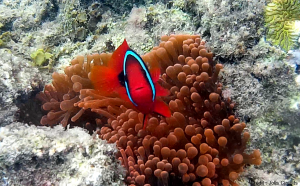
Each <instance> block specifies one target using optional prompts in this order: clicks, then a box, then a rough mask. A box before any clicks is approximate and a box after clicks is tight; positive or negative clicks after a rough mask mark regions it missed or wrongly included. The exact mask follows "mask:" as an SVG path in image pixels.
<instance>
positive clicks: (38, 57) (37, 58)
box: [30, 49, 53, 66]
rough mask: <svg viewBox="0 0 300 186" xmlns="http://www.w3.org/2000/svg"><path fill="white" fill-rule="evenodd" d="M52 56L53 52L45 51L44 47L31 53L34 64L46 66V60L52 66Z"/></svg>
mask: <svg viewBox="0 0 300 186" xmlns="http://www.w3.org/2000/svg"><path fill="white" fill-rule="evenodd" d="M52 56H53V55H52V54H50V53H49V52H45V51H44V50H43V49H38V50H36V51H34V52H33V53H31V54H30V57H31V58H32V60H33V65H34V66H44V65H45V63H46V62H48V65H49V66H51V63H50V61H52V60H51V57H52Z"/></svg>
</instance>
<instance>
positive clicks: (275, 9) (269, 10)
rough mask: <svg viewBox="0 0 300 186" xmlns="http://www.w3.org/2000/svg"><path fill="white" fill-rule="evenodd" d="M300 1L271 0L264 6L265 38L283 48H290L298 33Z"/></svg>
mask: <svg viewBox="0 0 300 186" xmlns="http://www.w3.org/2000/svg"><path fill="white" fill-rule="evenodd" d="M297 21H298V22H299V21H300V2H299V1H298V0H273V1H272V2H270V3H268V5H267V6H266V8H265V24H266V27H267V34H266V38H267V40H268V41H270V42H271V43H272V44H273V45H279V46H280V47H281V48H282V49H283V50H285V51H288V50H290V49H292V48H293V47H294V46H295V44H296V40H297V39H298V37H299V35H300V26H299V23H297Z"/></svg>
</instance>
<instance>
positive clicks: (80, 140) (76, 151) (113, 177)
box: [0, 123, 124, 186]
mask: <svg viewBox="0 0 300 186" xmlns="http://www.w3.org/2000/svg"><path fill="white" fill-rule="evenodd" d="M0 146H1V148H0V170H1V171H0V184H1V185H74V186H75V185H76V186H79V185H80V186H85V185H86V186H87V185H103V186H112V185H113V186H121V185H124V183H123V181H122V178H123V174H124V170H123V168H122V167H121V165H120V163H119V162H118V161H117V159H116V158H115V153H116V152H117V149H116V147H115V145H113V144H107V142H106V141H104V140H100V139H99V138H98V137H97V136H94V137H93V136H91V135H89V134H88V133H87V132H86V131H84V130H83V129H81V128H74V129H69V130H64V128H63V127H62V126H56V127H54V128H49V127H44V126H39V127H36V126H28V125H24V123H12V124H10V125H8V126H6V127H1V128H0Z"/></svg>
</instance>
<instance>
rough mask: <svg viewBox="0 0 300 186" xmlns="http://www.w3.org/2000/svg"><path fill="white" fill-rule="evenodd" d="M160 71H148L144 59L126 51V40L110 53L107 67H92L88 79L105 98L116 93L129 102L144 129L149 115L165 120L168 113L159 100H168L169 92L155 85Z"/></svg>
mask: <svg viewBox="0 0 300 186" xmlns="http://www.w3.org/2000/svg"><path fill="white" fill-rule="evenodd" d="M159 76H160V68H159V67H158V66H157V67H152V68H151V69H150V70H149V69H148V68H147V66H146V64H145V62H144V61H143V59H142V58H141V57H140V56H139V55H138V54H137V53H136V52H135V51H133V50H132V49H130V48H129V46H128V44H127V42H126V40H124V42H123V43H122V44H121V45H120V46H119V47H118V48H117V49H116V50H115V51H114V52H113V54H112V56H111V59H110V60H109V62H108V64H107V66H104V65H103V66H99V65H97V66H94V67H93V68H92V70H91V74H90V79H91V81H92V83H93V85H94V88H95V89H96V90H98V91H99V92H100V94H102V95H104V96H112V95H114V94H115V93H117V94H118V95H119V96H120V98H122V99H124V100H126V101H129V102H131V103H132V104H133V105H134V106H135V107H136V108H137V110H139V111H140V112H142V113H143V114H144V119H143V124H144V127H143V129H145V128H146V125H147V120H148V115H149V114H151V113H157V114H160V115H162V116H165V117H170V116H171V111H170V109H169V107H168V106H167V104H166V103H164V102H163V101H162V100H160V99H159V98H157V97H159V96H167V95H168V94H169V91H168V90H166V89H164V88H162V87H161V86H160V85H159V84H158V79H159Z"/></svg>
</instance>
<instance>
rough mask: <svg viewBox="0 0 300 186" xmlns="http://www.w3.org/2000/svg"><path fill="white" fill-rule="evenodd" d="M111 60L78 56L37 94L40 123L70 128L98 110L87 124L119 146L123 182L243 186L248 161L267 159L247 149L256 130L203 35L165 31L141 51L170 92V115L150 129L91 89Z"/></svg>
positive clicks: (128, 108)
mask: <svg viewBox="0 0 300 186" xmlns="http://www.w3.org/2000/svg"><path fill="white" fill-rule="evenodd" d="M110 57H111V54H93V55H88V56H87V59H86V60H85V59H84V58H83V57H82V56H80V57H77V58H76V59H74V60H73V61H71V66H69V67H67V68H66V69H65V74H57V73H55V74H54V76H53V78H54V80H53V83H52V85H47V86H46V87H45V90H44V92H41V93H40V94H39V95H38V98H39V99H41V100H42V101H43V102H44V104H43V109H45V110H48V111H49V113H48V114H47V116H44V117H43V118H42V120H41V123H42V124H47V125H54V124H58V123H62V124H63V125H64V126H66V125H67V124H68V123H71V124H75V123H76V122H78V121H79V119H80V118H81V117H83V116H84V115H87V116H88V115H90V114H91V113H94V114H96V115H93V116H92V117H89V121H88V122H86V121H85V123H86V124H85V126H86V127H91V125H94V124H95V126H96V127H95V128H98V131H97V133H98V134H99V137H100V138H102V139H105V140H107V141H108V142H110V143H116V145H117V147H118V149H119V153H118V154H117V157H118V159H119V160H120V161H121V162H122V164H123V165H124V167H125V168H126V169H127V177H126V179H125V182H126V183H128V184H132V185H193V186H196V185H204V186H206V185H211V184H214V185H217V184H218V183H222V184H223V185H224V186H227V185H229V184H231V185H237V184H236V183H235V180H236V179H237V178H238V176H239V174H240V173H241V172H242V171H243V169H244V166H245V165H246V164H255V165H259V164H260V163H261V158H260V152H259V150H254V151H253V152H252V153H250V154H246V153H245V152H244V151H245V149H246V144H247V142H248V141H249V139H250V134H249V132H247V131H245V128H246V124H245V123H244V122H241V121H240V120H239V119H238V118H237V117H236V116H235V115H234V111H233V109H234V103H232V102H231V100H230V98H227V99H224V98H223V97H222V84H221V83H219V82H218V74H219V72H220V71H221V70H222V68H223V66H222V65H221V64H216V62H215V61H214V60H213V54H212V53H211V52H209V51H208V50H207V49H206V47H205V42H204V41H202V40H201V38H200V37H199V36H195V35H193V36H190V35H171V36H162V42H161V43H160V45H159V46H157V47H154V48H153V50H152V51H151V52H149V53H147V54H145V55H144V56H142V58H143V60H144V61H145V63H146V64H147V65H148V66H149V68H151V66H152V65H153V64H157V63H158V64H160V66H161V72H162V75H161V78H160V80H159V83H160V84H161V86H163V87H164V88H166V89H169V90H170V92H171V94H170V95H169V96H166V97H163V98H162V99H163V101H164V102H166V103H167V104H168V105H169V108H170V110H171V111H172V116H171V117H170V118H164V117H162V116H160V115H157V114H152V115H150V116H149V121H148V125H147V128H146V130H144V129H143V124H142V123H143V122H142V121H143V114H142V113H141V112H139V111H138V110H136V109H135V108H134V107H133V105H132V104H131V103H129V102H126V101H123V100H122V99H120V98H119V97H117V96H116V97H104V96H103V95H100V94H99V92H97V91H96V90H94V89H93V86H92V84H91V82H90V80H89V78H88V77H89V72H90V70H91V69H92V68H93V66H94V65H105V64H107V63H108V62H109V59H110ZM92 120H94V121H92Z"/></svg>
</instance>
